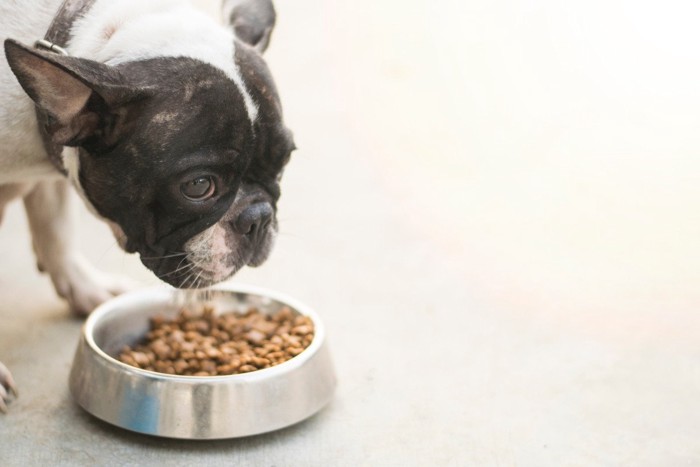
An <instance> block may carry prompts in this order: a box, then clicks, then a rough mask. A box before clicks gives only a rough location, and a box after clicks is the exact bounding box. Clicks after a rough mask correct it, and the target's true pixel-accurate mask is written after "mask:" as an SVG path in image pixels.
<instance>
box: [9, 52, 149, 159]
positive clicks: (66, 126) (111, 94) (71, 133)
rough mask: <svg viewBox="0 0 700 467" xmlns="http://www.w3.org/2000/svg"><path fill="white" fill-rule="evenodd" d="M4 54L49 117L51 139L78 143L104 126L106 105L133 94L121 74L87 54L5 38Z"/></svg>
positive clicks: (114, 104) (120, 102)
mask: <svg viewBox="0 0 700 467" xmlns="http://www.w3.org/2000/svg"><path fill="white" fill-rule="evenodd" d="M5 56H6V57H7V61H8V63H9V65H10V68H11V69H12V72H13V73H14V74H15V76H16V77H17V80H18V81H19V83H20V85H22V88H24V91H25V92H26V93H27V94H28V95H29V97H31V99H32V100H33V101H34V102H35V103H36V105H37V106H39V107H40V108H41V109H43V110H45V111H46V112H47V113H48V114H49V116H50V117H51V119H52V120H53V121H52V123H50V124H49V125H48V126H47V131H48V132H49V135H50V136H51V138H52V140H53V141H54V142H55V143H57V144H60V145H64V146H77V145H79V144H80V143H81V142H82V141H84V140H85V139H86V138H88V137H90V136H92V135H93V134H95V133H96V132H98V131H99V130H101V127H102V126H104V120H105V118H104V116H105V115H106V114H108V113H109V111H110V109H113V108H114V107H115V106H119V105H120V104H123V103H125V102H127V101H129V100H133V99H134V98H135V97H136V94H137V93H136V90H135V89H133V88H131V87H129V86H128V85H126V83H125V80H124V79H123V77H122V76H121V74H120V73H119V72H118V71H117V70H116V69H114V68H113V67H110V66H108V65H105V64H102V63H98V62H94V61H91V60H86V59H81V58H76V57H68V56H64V55H58V54H54V53H49V52H42V51H39V50H36V49H33V48H30V47H27V46H25V45H22V44H20V43H19V42H17V41H14V40H11V39H7V40H5Z"/></svg>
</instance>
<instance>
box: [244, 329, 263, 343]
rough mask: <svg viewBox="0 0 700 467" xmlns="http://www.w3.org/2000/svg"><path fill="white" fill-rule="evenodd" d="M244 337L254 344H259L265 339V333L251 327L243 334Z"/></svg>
mask: <svg viewBox="0 0 700 467" xmlns="http://www.w3.org/2000/svg"><path fill="white" fill-rule="evenodd" d="M245 338H246V339H247V340H248V341H249V342H252V343H254V344H259V343H261V342H262V340H263V339H265V334H263V333H262V332H260V331H258V330H257V329H252V330H250V331H248V332H247V333H246V334H245Z"/></svg>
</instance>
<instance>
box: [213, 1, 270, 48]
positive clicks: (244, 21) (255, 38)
mask: <svg viewBox="0 0 700 467" xmlns="http://www.w3.org/2000/svg"><path fill="white" fill-rule="evenodd" d="M223 9H224V20H225V21H227V22H228V24H229V25H230V26H231V27H232V28H233V31H234V33H235V34H236V37H237V38H238V39H239V40H241V41H243V42H245V43H246V44H248V45H251V46H253V47H254V48H255V49H256V50H257V51H258V52H260V53H263V52H264V51H265V49H267V46H268V44H269V43H270V36H271V35H272V30H273V29H274V27H275V19H276V18H277V14H276V13H275V7H274V6H273V5H272V0H224V2H223Z"/></svg>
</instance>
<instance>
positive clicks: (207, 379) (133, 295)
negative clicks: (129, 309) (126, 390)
mask: <svg viewBox="0 0 700 467" xmlns="http://www.w3.org/2000/svg"><path fill="white" fill-rule="evenodd" d="M180 290H181V289H176V288H174V287H171V286H169V285H157V286H153V287H145V288H140V289H137V290H133V291H130V292H126V293H124V294H121V295H119V296H117V297H114V298H112V299H110V300H108V301H106V302H104V303H102V304H101V305H99V306H98V307H97V308H96V309H95V310H94V311H93V312H92V313H91V314H90V316H89V317H88V318H87V320H86V321H85V324H84V325H83V330H82V337H83V338H84V339H85V342H86V343H87V345H88V347H89V348H90V350H92V351H93V352H95V353H96V354H97V355H99V356H100V357H102V360H103V361H105V362H106V363H108V364H110V365H113V366H116V367H117V368H119V369H120V370H121V371H125V372H127V373H132V374H135V375H139V376H142V377H146V378H148V379H151V380H160V381H169V382H181V383H206V384H227V383H231V382H244V383H249V382H255V381H259V380H264V379H269V378H273V377H276V376H281V375H283V374H286V373H289V372H292V371H294V370H295V369H297V368H299V367H301V366H302V365H304V364H305V363H306V362H307V361H308V360H309V359H310V358H312V357H313V356H314V355H315V354H316V353H317V351H318V349H319V348H320V347H321V345H322V344H323V341H324V339H325V329H324V327H323V323H322V322H321V320H320V319H319V316H318V314H317V313H316V312H315V311H314V310H313V309H312V308H311V307H309V306H308V305H305V304H304V303H302V302H300V301H298V300H297V299H295V298H292V297H290V296H289V295H287V294H285V293H281V292H275V291H271V290H269V289H266V288H264V287H259V286H254V285H249V284H239V283H236V284H217V285H215V286H212V287H209V288H208V290H214V291H221V292H231V293H245V294H250V295H259V296H262V297H266V298H271V299H273V300H275V301H278V302H280V303H282V304H284V305H287V306H289V307H291V308H293V309H294V310H296V311H297V312H299V313H300V314H302V315H305V316H308V317H309V318H311V320H312V321H313V323H314V338H313V340H312V341H311V344H310V345H309V346H308V347H306V348H305V349H304V350H303V352H301V353H300V354H299V355H297V356H295V357H292V358H291V359H289V360H287V361H286V362H283V363H280V364H278V365H275V366H271V367H269V368H263V369H260V370H255V371H251V372H248V373H237V374H233V375H217V376H189V375H171V374H168V373H159V372H157V371H151V370H144V369H141V368H136V367H134V366H131V365H128V364H126V363H123V362H120V361H119V360H117V359H116V358H114V357H112V356H110V355H109V354H108V353H107V352H105V351H104V350H102V348H100V346H98V345H97V343H96V342H95V338H94V331H95V327H96V326H97V325H98V324H99V322H100V321H101V320H102V319H103V318H104V317H105V316H106V315H108V314H109V313H110V312H112V310H113V309H114V308H116V307H119V306H123V305H128V303H129V302H135V303H142V302H143V301H144V300H147V299H148V298H149V297H151V298H152V297H154V296H161V294H164V293H167V294H169V295H170V296H172V297H174V295H175V294H176V293H178V292H179V291H180Z"/></svg>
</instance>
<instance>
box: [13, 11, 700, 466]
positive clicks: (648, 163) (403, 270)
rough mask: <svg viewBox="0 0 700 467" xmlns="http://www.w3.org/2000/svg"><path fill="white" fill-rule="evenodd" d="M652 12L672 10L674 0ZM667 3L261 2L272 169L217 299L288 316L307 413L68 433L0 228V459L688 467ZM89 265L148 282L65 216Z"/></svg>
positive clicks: (682, 184) (688, 105)
mask: <svg viewBox="0 0 700 467" xmlns="http://www.w3.org/2000/svg"><path fill="white" fill-rule="evenodd" d="M674 5H675V4H674ZM691 8H694V7H692V6H690V5H681V4H678V5H675V6H674V7H673V8H671V7H669V8H666V9H664V11H657V10H654V9H653V8H652V6H651V4H649V5H647V4H643V5H641V4H639V3H638V2H634V3H633V2H626V1H623V0H614V1H612V2H611V1H606V2H596V1H594V2H585V3H581V4H580V5H573V4H572V5H564V4H561V3H560V2H554V1H548V0H540V1H535V2H527V4H523V3H522V2H512V1H506V0H498V1H495V2H469V1H468V2H464V1H458V0H447V1H444V2H440V3H439V5H438V4H437V3H435V2H428V1H427V0H416V1H411V2H398V1H384V2H341V1H330V0H324V1H321V0H297V1H295V2H278V10H279V26H278V29H277V31H276V32H275V35H274V37H273V45H272V47H271V49H270V51H269V55H268V60H269V62H270V64H271V67H272V69H273V73H274V74H275V75H276V77H277V82H278V85H279V87H280V92H281V94H282V97H283V101H284V104H285V110H286V116H287V121H288V123H289V125H290V127H292V128H293V129H294V130H295V134H296V139H297V145H298V146H299V148H300V149H299V151H298V152H297V153H295V155H294V158H293V161H292V163H291V164H290V166H289V169H288V171H287V172H286V174H285V182H284V189H283V192H284V196H283V201H282V204H281V207H280V220H281V225H282V235H281V238H280V239H279V243H278V245H277V247H276V250H275V252H274V254H273V256H272V258H271V259H270V260H269V261H268V263H267V264H265V265H264V266H263V267H262V268H259V269H254V270H253V269H251V270H246V271H244V272H242V273H241V274H240V275H239V276H237V278H236V280H237V281H240V282H248V283H254V284H259V285H263V286H266V287H270V288H273V289H278V290H281V291H284V292H286V293H289V294H291V295H294V296H296V297H297V298H299V299H300V300H302V301H305V302H307V303H309V304H310V305H312V306H313V307H315V308H316V309H317V310H318V311H319V312H320V314H321V316H322V317H323V319H324V321H325V323H326V325H327V327H328V331H329V340H330V344H331V350H332V352H333V355H334V359H335V362H336V365H337V371H338V376H339V382H340V386H339V389H338V392H337V396H336V398H335V400H334V402H333V403H332V404H331V405H330V406H329V407H328V408H327V409H325V410H324V411H322V412H321V413H320V414H319V415H317V416H315V417H313V418H312V419H310V420H308V421H306V422H304V423H302V424H300V425H298V426H295V427H292V428H289V429H286V430H282V431H279V432H276V433H271V434H267V435H261V436H257V437H253V438H248V439H240V440H230V441H218V442H183V441H170V440H162V439H154V438H149V437H144V436H139V435H135V434H131V433H128V432H124V431H122V430H118V429H114V428H111V427H109V426H106V425H105V424H103V423H101V422H97V421H95V420H94V419H92V418H91V417H89V416H87V415H85V414H84V413H83V412H82V411H81V410H80V409H79V408H77V407H76V406H75V404H73V402H72V401H71V399H70V396H69V394H68V388H67V383H66V380H67V377H68V370H69V367H70V363H71V358H72V353H73V351H74V349H75V344H76V342H77V338H78V333H79V329H80V326H81V322H80V321H78V320H76V319H74V318H72V317H71V316H70V315H69V314H68V312H67V310H66V308H65V306H64V304H63V303H62V302H61V301H59V300H58V299H57V298H56V297H55V296H54V294H53V291H52V290H51V287H50V284H49V281H48V279H46V278H43V277H41V276H40V275H39V274H38V273H37V272H35V270H34V265H33V260H32V256H31V248H30V242H29V238H28V237H27V235H26V227H25V221H24V218H23V214H22V213H21V210H20V206H19V205H16V206H14V207H13V209H12V210H10V212H9V213H8V217H7V218H6V220H5V222H4V224H3V226H2V229H0V257H2V258H3V261H4V264H5V265H6V266H5V267H4V268H2V269H1V270H0V303H2V305H0V319H1V321H0V322H1V323H2V324H1V325H0V360H2V361H3V362H5V363H6V364H7V365H8V366H9V367H10V368H11V369H12V371H13V373H14V375H15V377H16V379H17V382H18V384H19V386H20V390H21V397H20V398H19V399H18V400H17V401H15V402H14V403H13V404H12V406H11V410H10V413H9V414H8V415H6V416H3V417H0V459H1V462H2V464H3V465H17V466H20V465H21V466H25V465H140V464H158V465H192V464H194V463H197V464H206V465H251V466H261V465H270V466H272V465H277V466H283V465H284V466H287V465H292V466H331V465H332V466H335V465H338V466H358V465H365V466H393V465H395V466H407V465H421V466H422V465H440V466H442V465H454V466H464V465H477V466H491V465H493V466H511V465H513V466H516V465H518V466H543V465H551V466H591V465H596V466H598V465H611V466H620V465H629V466H680V465H700V442H699V441H698V440H700V398H699V397H698V394H699V393H700V345H699V344H698V335H699V334H700V313H698V309H699V305H700V288H698V286H697V285H698V283H699V280H700V215H698V212H699V211H698V207H699V206H700V188H699V187H700V183H699V182H700V175H699V174H700V159H698V158H697V150H698V148H699V147H700V140H699V136H698V135H699V134H700V133H698V131H697V128H698V127H700V114H699V113H698V112H697V109H698V108H700V106H699V105H698V104H700V91H698V88H697V86H696V83H697V82H698V78H700V60H699V59H700V52H698V51H697V48H696V47H691V45H692V44H697V43H698V39H700V37H698V36H700V33H699V32H698V31H697V28H695V27H694V25H693V23H692V20H691V18H694V17H696V15H694V13H697V12H693V11H689V9H691ZM79 217H80V220H81V229H80V241H81V244H82V245H84V250H85V253H86V254H87V255H88V256H89V257H90V258H91V259H92V261H93V262H94V263H96V264H97V265H99V266H100V267H101V268H102V269H105V270H109V271H113V272H118V273H122V274H126V275H129V276H132V277H135V278H137V279H139V280H141V281H142V282H143V283H144V284H153V283H155V279H153V278H152V276H151V275H150V273H148V272H147V271H145V270H144V268H143V267H141V266H140V264H139V262H138V260H137V259H136V258H134V257H128V256H125V255H124V254H122V253H121V252H119V251H118V249H117V247H116V246H115V245H114V242H113V240H111V237H110V234H109V232H108V230H107V229H106V228H105V227H104V226H102V225H100V224H99V223H98V222H97V221H95V220H93V219H91V218H90V217H89V214H87V213H85V212H84V209H80V212H79Z"/></svg>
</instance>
